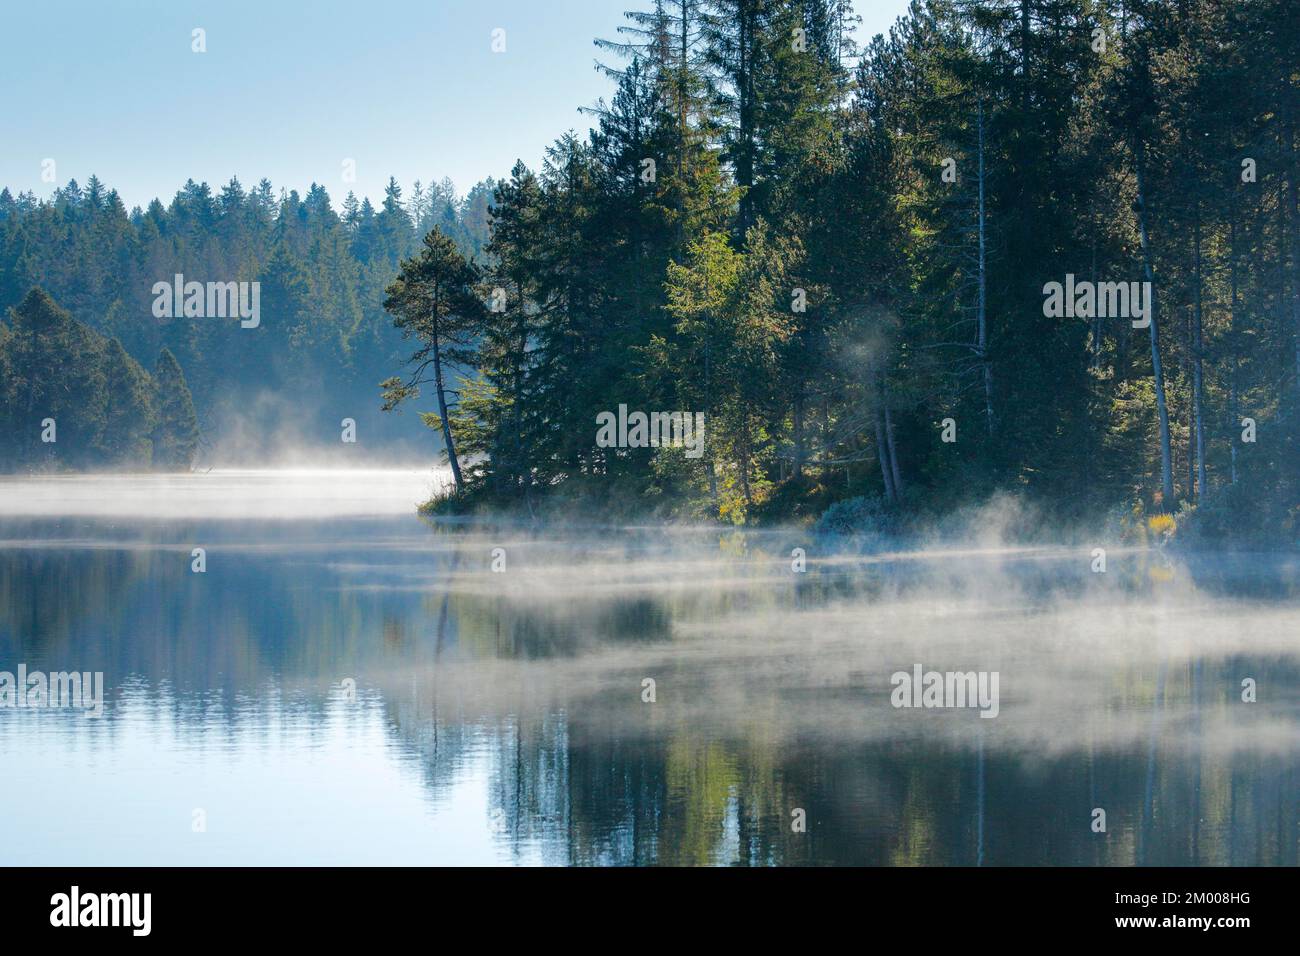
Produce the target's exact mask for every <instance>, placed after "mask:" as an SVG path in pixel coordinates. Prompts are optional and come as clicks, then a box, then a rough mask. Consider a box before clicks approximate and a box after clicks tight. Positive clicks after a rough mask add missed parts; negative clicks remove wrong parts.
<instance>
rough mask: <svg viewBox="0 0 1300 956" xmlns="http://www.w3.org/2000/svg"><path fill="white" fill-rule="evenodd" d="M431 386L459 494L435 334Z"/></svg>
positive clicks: (457, 464)
mask: <svg viewBox="0 0 1300 956" xmlns="http://www.w3.org/2000/svg"><path fill="white" fill-rule="evenodd" d="M433 384H434V388H435V390H436V391H437V392H438V416H439V417H440V418H441V419H442V441H443V444H445V445H446V446H447V462H448V463H449V464H450V465H451V478H452V481H454V482H455V483H456V491H457V492H459V491H461V490H462V489H463V488H464V480H463V479H462V478H461V475H460V462H459V461H458V460H457V459H456V443H455V442H454V441H452V440H451V421H450V420H449V419H448V418H447V392H446V389H445V388H444V387H443V384H442V352H441V348H440V347H439V345H438V333H437V332H434V334H433Z"/></svg>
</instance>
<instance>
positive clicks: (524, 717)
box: [0, 471, 1300, 865]
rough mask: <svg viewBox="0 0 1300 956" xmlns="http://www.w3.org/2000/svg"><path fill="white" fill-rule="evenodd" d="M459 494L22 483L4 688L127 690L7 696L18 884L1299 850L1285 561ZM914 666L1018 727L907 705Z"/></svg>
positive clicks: (2, 496) (1296, 650) (1112, 858)
mask: <svg viewBox="0 0 1300 956" xmlns="http://www.w3.org/2000/svg"><path fill="white" fill-rule="evenodd" d="M433 483H434V479H433V478H432V477H431V472H427V471H425V472H369V473H356V472H352V473H336V472H322V471H296V472H212V473H209V474H207V475H195V476H186V477H183V478H159V477H148V478H145V477H141V478H133V477H113V478H108V477H100V478H56V479H41V480H23V479H0V670H7V671H10V672H15V671H16V670H17V666H18V665H19V664H20V663H25V664H26V665H27V667H28V669H29V670H32V671H35V670H42V671H47V672H49V671H60V670H77V671H103V673H104V679H105V689H106V702H105V706H104V713H103V716H102V717H100V718H99V719H94V718H89V717H87V716H85V715H84V714H82V713H81V712H78V711H73V710H49V709H44V710H31V709H9V708H0V783H2V784H3V785H0V864H38V865H39V864H46V865H55V864H68V865H83V864H91V865H95V864H98V865H107V864H281V863H283V864H295V863H303V864H325V863H401V864H466V863H468V864H540V863H546V864H596V863H615V864H653V863H668V864H883V865H910V864H960V865H980V864H982V865H1006V864H1051V863H1058V864H1084V865H1093V864H1096V865H1116V864H1119V865H1123V864H1134V863H1144V864H1157V865H1159V864H1205V865H1222V864H1286V865H1295V864H1296V862H1297V846H1298V843H1300V787H1298V786H1297V785H1298V784H1300V774H1298V773H1297V770H1298V769H1300V566H1298V565H1297V562H1296V560H1295V559H1294V558H1286V557H1279V556H1267V555H1245V556H1241V555H1238V556H1234V557H1230V558H1229V557H1223V556H1213V555H1204V556H1198V557H1194V558H1191V559H1185V560H1169V559H1166V558H1164V557H1163V556H1161V555H1159V554H1152V553H1147V552H1131V551H1130V552H1125V551H1123V550H1122V549H1118V548H1112V549H1111V550H1110V553H1109V559H1108V570H1107V573H1106V574H1093V573H1091V571H1090V567H1089V566H1090V564H1091V560H1092V559H1091V556H1090V553H1089V550H1090V549H1086V548H1085V549H1065V548H1059V549H1058V548H1039V549H1014V548H1004V547H998V546H996V545H993V544H991V543H987V542H986V543H985V544H984V545H983V546H977V545H971V546H966V547H959V546H956V545H952V546H948V547H946V548H936V549H932V550H929V551H925V552H917V553H902V554H890V555H883V556H879V555H878V556H874V557H863V556H853V555H838V556H837V555H833V554H828V553H826V551H825V548H824V546H819V545H818V544H817V543H816V542H813V541H811V540H809V539H808V538H807V537H806V536H801V535H800V533H798V532H762V533H750V534H739V533H726V532H721V533H720V532H718V531H716V530H715V531H699V530H674V531H665V530H663V529H647V528H641V529H638V528H624V529H616V530H608V529H601V530H594V531H576V530H572V529H566V530H551V531H548V532H546V533H540V532H537V531H533V530H527V529H518V528H514V529H507V528H490V527H483V526H474V525H456V526H438V525H434V524H431V523H428V522H425V521H423V520H421V519H420V518H418V517H416V516H415V514H414V511H413V505H414V503H415V502H416V501H418V500H421V499H423V498H424V497H427V495H428V492H429V490H430V488H431V486H432V485H433ZM195 547H202V548H204V549H205V550H206V560H207V570H206V572H205V573H203V574H195V573H193V572H192V571H191V549H193V548H195ZM793 547H804V548H806V549H807V551H808V570H807V573H805V574H795V573H792V571H791V567H790V550H791V548H793ZM494 548H502V549H504V553H505V569H504V571H502V572H500V573H494V572H493V571H492V569H491V568H492V562H493V549H494ZM916 664H921V665H922V666H923V667H924V668H925V669H926V670H939V671H956V670H960V671H969V670H976V671H978V670H988V671H997V672H998V673H999V677H1000V680H999V689H1000V712H999V714H998V716H997V717H996V718H995V719H981V718H980V717H979V716H978V711H976V710H972V709H967V710H907V709H895V708H893V707H892V706H891V705H890V690H891V687H890V681H889V678H890V675H891V674H893V673H894V672H896V671H901V670H905V671H911V670H912V668H913V667H914V665H916ZM647 678H649V679H652V680H653V681H654V691H655V700H654V702H653V703H647V702H645V701H643V699H642V698H643V682H644V681H645V680H646V679H647ZM1246 678H1251V679H1253V680H1255V681H1256V682H1257V687H1258V691H1257V694H1258V701H1257V702H1256V703H1244V702H1243V701H1242V700H1241V683H1242V681H1243V680H1244V679H1246ZM354 687H355V690H353V688H354ZM1094 808H1102V809H1104V810H1105V812H1106V824H1107V829H1106V832H1105V833H1094V832H1093V831H1092V828H1091V824H1092V821H1093V810H1094ZM796 810H802V811H803V812H804V814H805V815H806V820H807V830H806V832H802V833H801V832H794V831H793V829H792V826H791V823H792V819H793V818H792V814H793V813H794V811H796ZM196 811H202V814H203V816H204V817H205V818H206V829H205V830H203V831H201V832H196V830H195V824H194V821H195V819H196Z"/></svg>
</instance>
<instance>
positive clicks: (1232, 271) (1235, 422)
mask: <svg viewBox="0 0 1300 956" xmlns="http://www.w3.org/2000/svg"><path fill="white" fill-rule="evenodd" d="M1228 272H1229V275H1230V276H1231V279H1230V285H1231V290H1232V291H1231V296H1232V299H1231V301H1232V311H1231V312H1230V313H1229V316H1228V335H1229V339H1230V341H1231V342H1232V382H1231V387H1230V392H1229V396H1228V409H1229V412H1228V413H1229V414H1230V415H1231V416H1232V420H1231V421H1229V422H1228V433H1229V436H1230V440H1229V442H1228V448H1229V449H1230V454H1231V457H1232V483H1233V484H1234V485H1235V484H1236V483H1237V439H1236V437H1235V436H1234V435H1232V433H1233V431H1235V430H1236V428H1237V427H1238V426H1239V424H1240V423H1241V409H1240V407H1239V406H1238V404H1237V377H1238V373H1239V372H1240V370H1241V355H1240V352H1239V346H1238V344H1237V334H1236V333H1237V213H1236V210H1234V211H1233V213H1232V235H1231V239H1230V240H1229V243H1228Z"/></svg>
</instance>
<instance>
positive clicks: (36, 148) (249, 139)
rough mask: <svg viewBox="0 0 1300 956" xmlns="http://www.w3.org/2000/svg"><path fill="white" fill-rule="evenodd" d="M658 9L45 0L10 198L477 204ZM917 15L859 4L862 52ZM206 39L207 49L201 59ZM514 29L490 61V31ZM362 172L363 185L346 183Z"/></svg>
mask: <svg viewBox="0 0 1300 956" xmlns="http://www.w3.org/2000/svg"><path fill="white" fill-rule="evenodd" d="M649 6H650V0H299V2H289V0H220V2H217V0H209V2H193V0H39V2H35V3H13V4H8V5H6V10H5V13H4V37H5V43H4V52H3V54H0V83H3V93H2V94H0V95H3V102H4V108H3V110H0V186H8V187H9V188H10V189H11V190H12V191H13V192H15V193H17V192H19V191H21V190H29V189H30V190H33V191H34V192H35V193H36V195H37V196H39V197H46V196H48V195H49V194H50V192H51V191H52V190H53V186H54V184H51V183H46V182H42V181H41V163H42V161H43V160H45V159H47V158H50V159H53V160H54V161H55V163H56V167H55V173H56V176H57V183H58V184H59V185H62V184H63V183H66V182H67V181H68V180H69V179H72V178H75V179H76V180H77V181H78V182H81V183H84V182H85V181H86V179H87V178H89V176H90V175H91V173H95V174H96V175H98V176H99V178H100V179H101V180H103V182H104V183H105V184H106V185H107V186H109V187H113V188H116V189H117V190H118V192H119V193H120V194H121V195H122V199H123V201H124V202H125V203H126V205H127V207H128V208H129V207H131V206H134V205H141V206H143V205H145V204H147V203H148V201H149V200H150V199H152V198H153V197H154V196H159V197H160V198H162V199H163V201H164V202H166V201H168V200H169V199H170V198H171V196H172V195H173V194H174V193H175V192H176V190H177V189H178V188H179V187H180V186H181V185H182V184H183V183H184V182H185V180H186V179H187V178H193V179H195V180H196V181H198V180H207V181H208V182H209V183H210V184H212V185H213V187H214V189H215V188H216V187H217V186H218V185H220V184H222V183H225V182H226V181H227V180H229V178H230V177H231V175H232V174H234V175H238V176H239V178H240V180H241V181H243V182H244V184H245V185H246V186H248V185H252V184H254V183H256V182H257V181H258V180H259V179H260V178H261V177H263V176H265V177H267V178H269V179H270V180H271V182H272V184H273V185H274V186H275V187H276V188H277V189H278V188H279V187H281V186H285V187H289V188H296V189H298V190H300V191H305V190H306V188H307V186H308V185H309V184H310V183H311V182H313V181H315V182H319V183H322V184H323V185H324V186H325V187H326V188H327V189H328V190H329V192H330V195H331V196H332V197H334V199H335V203H336V205H337V203H338V201H340V200H341V199H342V197H343V196H344V195H346V193H347V190H348V189H349V188H351V189H354V190H355V191H356V192H357V194H358V195H363V196H365V195H368V196H370V197H371V198H372V200H375V199H377V197H381V196H382V194H383V186H384V184H385V183H386V182H387V181H388V177H389V176H390V175H393V176H396V177H397V179H398V181H399V182H400V183H401V184H402V187H403V189H404V190H405V191H406V192H407V194H409V189H410V184H411V182H412V181H413V180H415V179H419V180H422V181H424V182H429V181H430V180H436V179H441V178H442V177H444V176H449V177H451V179H452V180H453V181H454V182H455V184H456V187H457V189H458V191H459V192H461V193H462V194H463V193H464V192H465V191H466V190H467V189H468V188H469V187H470V186H472V185H473V184H474V183H475V182H477V181H478V180H480V179H483V178H485V177H487V176H489V175H491V176H500V175H502V174H503V173H506V172H508V171H509V169H510V166H511V165H513V163H514V161H515V159H516V158H520V159H523V160H524V162H526V163H528V164H529V165H530V166H534V167H535V166H536V165H537V164H538V163H539V161H540V159H541V157H542V153H543V150H544V149H545V147H546V145H547V144H549V143H550V142H551V141H552V140H554V139H555V137H556V136H558V135H559V134H561V133H563V132H564V131H565V130H567V129H576V130H578V131H580V132H585V131H586V129H587V128H588V127H589V126H590V125H591V118H590V117H588V116H586V115H579V114H578V112H577V107H579V106H581V105H590V104H591V103H593V102H594V101H595V100H596V99H597V98H598V97H601V96H608V95H609V93H610V91H611V83H610V81H609V80H608V79H606V78H604V77H603V76H601V75H600V74H599V73H597V72H596V70H595V69H594V68H593V64H594V61H595V59H596V57H597V56H598V55H600V54H601V51H599V50H597V49H596V48H595V47H594V46H593V45H592V38H593V37H596V36H601V37H614V36H615V28H616V27H617V26H618V25H619V24H620V23H622V22H624V20H623V17H622V13H623V11H624V10H626V9H644V8H648V7H649ZM906 7H907V0H857V9H858V12H859V14H861V15H862V17H863V24H862V27H861V28H860V29H859V31H858V34H857V36H858V40H859V42H865V41H866V40H867V39H868V38H869V37H870V36H872V35H873V34H875V33H879V32H883V31H885V30H887V29H888V27H889V25H890V24H891V23H893V21H894V19H895V18H896V17H897V16H899V15H900V14H901V13H903V12H904V10H905V9H906ZM196 27H201V28H203V29H204V30H205V31H206V41H207V52H206V53H202V54H199V53H194V52H192V51H191V31H192V30H193V29H194V28H196ZM498 27H499V28H502V29H504V30H505V31H506V51H505V52H504V53H499V54H494V53H493V52H492V50H491V33H492V30H493V29H495V28H498ZM345 158H351V159H354V160H355V161H356V182H355V183H354V184H351V185H349V184H347V183H345V182H344V181H343V178H342V165H341V164H342V162H343V160H344V159H345Z"/></svg>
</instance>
